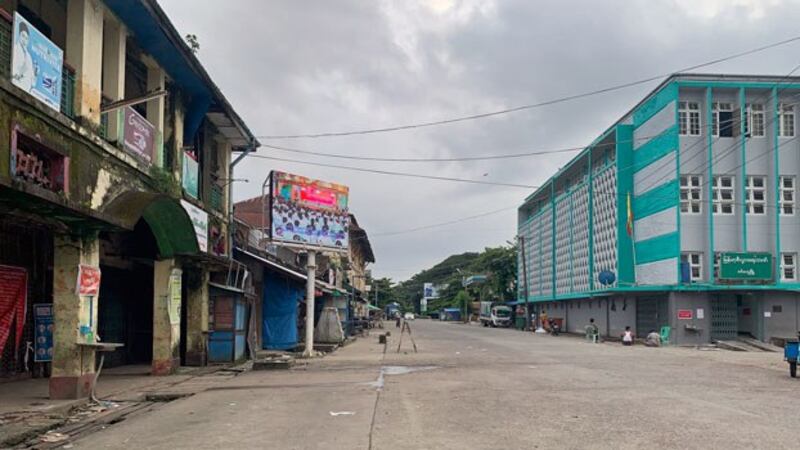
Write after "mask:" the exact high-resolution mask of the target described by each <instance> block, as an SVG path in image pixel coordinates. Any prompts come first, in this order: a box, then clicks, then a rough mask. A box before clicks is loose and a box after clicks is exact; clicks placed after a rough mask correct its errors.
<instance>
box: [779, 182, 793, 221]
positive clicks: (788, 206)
mask: <svg viewBox="0 0 800 450" xmlns="http://www.w3.org/2000/svg"><path fill="white" fill-rule="evenodd" d="M779 188H780V200H779V202H780V208H781V215H782V216H793V215H794V177H793V176H790V175H784V176H782V177H780V187H779Z"/></svg>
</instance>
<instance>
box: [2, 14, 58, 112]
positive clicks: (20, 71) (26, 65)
mask: <svg viewBox="0 0 800 450" xmlns="http://www.w3.org/2000/svg"><path fill="white" fill-rule="evenodd" d="M13 41H14V42H13V46H14V50H13V51H12V53H11V82H12V83H14V86H16V87H18V88H20V89H22V90H23V91H25V92H27V93H29V94H31V95H33V96H34V97H36V98H37V99H39V100H41V101H42V102H44V103H46V104H47V106H49V107H51V108H53V109H55V110H56V111H59V110H60V109H61V71H62V69H63V67H64V52H63V51H62V50H61V49H60V48H58V46H57V45H56V44H54V43H53V42H52V41H50V39H47V37H46V36H45V35H44V34H42V33H41V32H40V31H39V30H37V29H36V27H34V26H33V25H31V23H30V22H28V21H27V20H25V18H24V17H22V16H21V15H19V13H16V12H15V13H14V40H13Z"/></svg>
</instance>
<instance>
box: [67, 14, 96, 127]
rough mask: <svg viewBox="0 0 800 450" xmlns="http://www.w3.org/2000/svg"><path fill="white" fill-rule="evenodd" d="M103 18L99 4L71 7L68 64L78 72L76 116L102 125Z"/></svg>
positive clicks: (68, 16) (68, 18)
mask: <svg viewBox="0 0 800 450" xmlns="http://www.w3.org/2000/svg"><path fill="white" fill-rule="evenodd" d="M103 16H104V8H103V5H102V4H101V3H100V2H99V1H98V0H69V2H68V3H67V45H66V47H67V49H66V52H65V58H66V60H67V64H69V65H70V66H72V68H74V69H75V113H76V114H77V115H78V116H80V117H83V118H85V119H86V120H88V121H89V123H90V124H94V125H99V124H100V98H101V95H102V94H101V93H102V74H103Z"/></svg>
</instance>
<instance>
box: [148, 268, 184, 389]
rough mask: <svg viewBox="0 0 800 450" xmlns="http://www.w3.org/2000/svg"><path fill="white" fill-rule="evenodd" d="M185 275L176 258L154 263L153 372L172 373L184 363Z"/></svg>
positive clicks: (156, 373)
mask: <svg viewBox="0 0 800 450" xmlns="http://www.w3.org/2000/svg"><path fill="white" fill-rule="evenodd" d="M181 276H182V273H181V269H180V267H179V266H178V264H177V263H176V261H175V260H174V259H165V260H162V261H155V264H154V265H153V366H152V367H153V368H152V374H153V375H170V374H172V373H174V372H175V370H176V369H177V368H178V366H179V365H180V340H181V312H180V301H181ZM175 302H177V306H176V305H175ZM170 308H173V311H172V313H170ZM176 309H177V311H176ZM176 315H177V317H176Z"/></svg>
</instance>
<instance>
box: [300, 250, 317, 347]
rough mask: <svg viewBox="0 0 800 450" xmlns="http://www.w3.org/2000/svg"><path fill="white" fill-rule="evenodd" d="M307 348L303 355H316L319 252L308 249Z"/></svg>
mask: <svg viewBox="0 0 800 450" xmlns="http://www.w3.org/2000/svg"><path fill="white" fill-rule="evenodd" d="M306 276H307V277H308V278H307V279H306V348H305V350H304V351H303V356H305V357H307V358H310V357H311V356H313V355H314V293H315V291H316V287H315V286H314V284H315V282H316V277H317V253H316V252H315V251H314V250H309V251H308V258H307V259H306Z"/></svg>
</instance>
